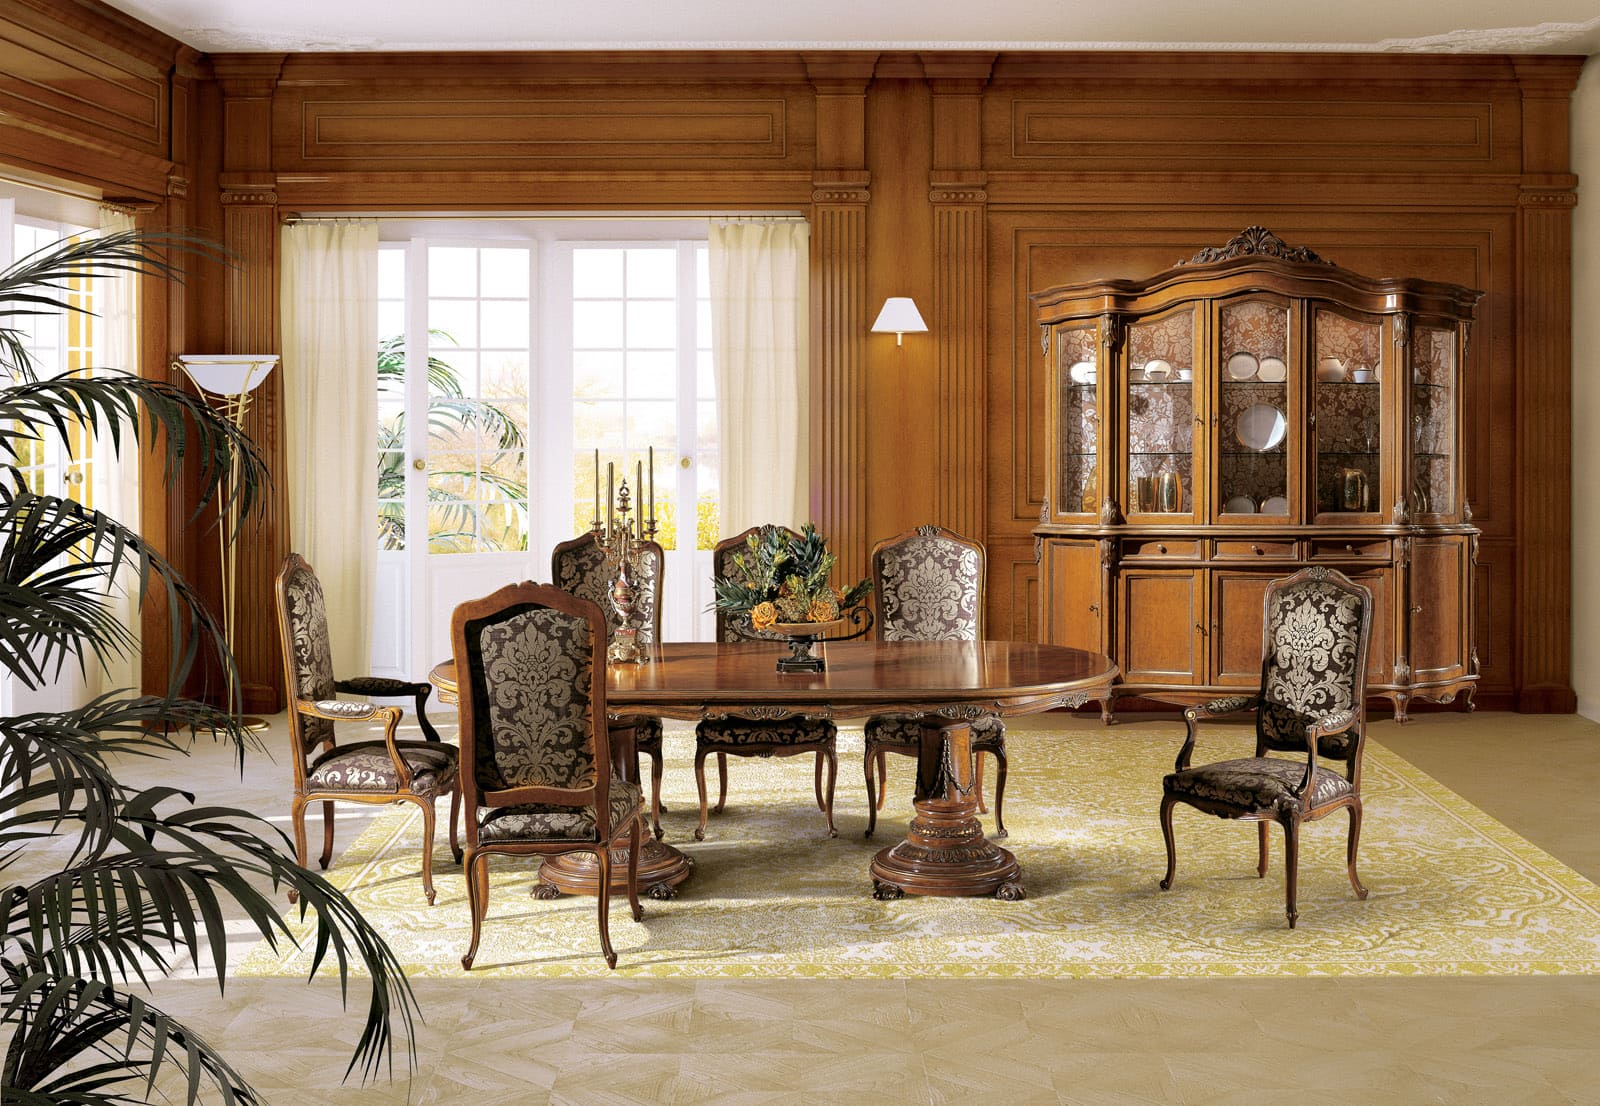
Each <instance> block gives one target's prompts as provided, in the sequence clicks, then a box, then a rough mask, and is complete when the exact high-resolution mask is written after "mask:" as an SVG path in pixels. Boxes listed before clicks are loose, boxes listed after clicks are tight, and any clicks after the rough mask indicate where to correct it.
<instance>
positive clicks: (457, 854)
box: [450, 787, 461, 864]
mask: <svg viewBox="0 0 1600 1106" xmlns="http://www.w3.org/2000/svg"><path fill="white" fill-rule="evenodd" d="M460 821H461V789H460V788H459V787H457V788H456V789H455V790H454V791H452V792H450V855H451V856H452V857H453V858H455V862H456V863H457V864H460V863H461V836H460V834H459V832H458V831H457V828H456V827H457V825H458V824H459V823H460Z"/></svg>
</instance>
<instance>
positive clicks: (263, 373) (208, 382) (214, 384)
mask: <svg viewBox="0 0 1600 1106" xmlns="http://www.w3.org/2000/svg"><path fill="white" fill-rule="evenodd" d="M178 363H179V364H180V365H182V366H183V371H184V372H186V373H188V374H189V379H190V380H192V381H194V382H195V385H196V386H197V387H199V388H200V390H201V391H205V392H211V393H213V394H215V395H219V396H237V395H242V394H243V393H245V392H253V391H255V390H256V388H258V387H259V386H260V385H261V382H262V381H263V380H265V379H266V378H267V375H268V374H269V373H271V372H272V366H274V365H276V364H277V363H278V355H277V354H276V353H182V354H179V355H178Z"/></svg>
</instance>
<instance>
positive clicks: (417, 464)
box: [411, 457, 428, 472]
mask: <svg viewBox="0 0 1600 1106" xmlns="http://www.w3.org/2000/svg"><path fill="white" fill-rule="evenodd" d="M411 467H412V468H414V469H416V470H417V471H418V472H422V471H423V470H424V469H426V468H427V467H428V462H426V461H424V460H423V459H422V458H421V457H418V458H417V459H416V460H415V461H412V462H411Z"/></svg>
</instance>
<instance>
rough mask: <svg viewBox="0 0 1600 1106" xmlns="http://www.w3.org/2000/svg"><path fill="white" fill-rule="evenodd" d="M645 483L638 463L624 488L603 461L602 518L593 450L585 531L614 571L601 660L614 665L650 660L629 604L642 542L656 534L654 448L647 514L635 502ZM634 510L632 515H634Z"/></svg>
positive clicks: (632, 599)
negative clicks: (610, 626) (610, 621)
mask: <svg viewBox="0 0 1600 1106" xmlns="http://www.w3.org/2000/svg"><path fill="white" fill-rule="evenodd" d="M643 484H644V464H643V462H640V464H639V466H638V468H637V469H636V470H635V474H634V490H633V491H631V492H630V491H629V489H628V478H627V477H626V476H624V477H623V478H622V484H621V486H620V487H618V486H617V484H616V463H615V462H612V461H607V462H606V516H605V518H604V520H602V519H601V517H600V451H599V450H598V449H597V450H595V451H594V521H593V522H592V523H591V524H590V531H591V532H592V533H593V534H594V540H595V544H596V545H598V546H599V547H600V551H601V552H602V553H604V554H605V558H606V564H607V565H608V566H610V567H612V568H614V569H616V573H617V579H616V583H614V584H612V585H611V609H612V611H613V612H614V614H615V615H616V622H617V628H616V630H615V631H614V632H613V633H612V635H611V645H610V646H609V647H608V648H607V649H606V660H607V661H608V662H611V663H613V664H615V663H623V664H643V663H644V662H645V661H646V660H648V659H649V658H648V657H647V655H646V654H645V653H644V651H643V650H641V649H640V648H639V627H638V626H637V625H636V624H635V623H634V617H633V616H634V604H635V602H636V601H637V600H638V598H639V587H638V582H637V581H638V576H639V572H640V571H641V569H642V567H643V564H644V555H645V554H644V543H645V542H648V541H653V540H654V539H655V536H656V451H655V447H654V446H652V447H651V448H650V486H649V499H648V503H649V517H648V519H647V518H646V516H645V512H644V511H643V510H638V509H637V507H638V506H642V505H636V504H635V503H634V499H635V497H636V496H637V495H638V489H639V488H640V487H642V486H643ZM636 513H637V517H635V514H636Z"/></svg>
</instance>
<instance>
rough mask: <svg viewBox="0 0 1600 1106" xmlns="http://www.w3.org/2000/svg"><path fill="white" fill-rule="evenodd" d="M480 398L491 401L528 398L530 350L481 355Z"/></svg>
mask: <svg viewBox="0 0 1600 1106" xmlns="http://www.w3.org/2000/svg"><path fill="white" fill-rule="evenodd" d="M481 361H482V365H481V369H482V371H481V377H482V384H481V387H480V388H479V392H478V394H479V398H481V399H484V400H487V401H489V402H498V401H500V400H505V399H514V400H526V399H527V398H528V352H527V350H514V351H506V352H503V353H502V352H495V353H485V354H482V355H481Z"/></svg>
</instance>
